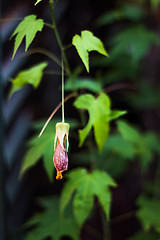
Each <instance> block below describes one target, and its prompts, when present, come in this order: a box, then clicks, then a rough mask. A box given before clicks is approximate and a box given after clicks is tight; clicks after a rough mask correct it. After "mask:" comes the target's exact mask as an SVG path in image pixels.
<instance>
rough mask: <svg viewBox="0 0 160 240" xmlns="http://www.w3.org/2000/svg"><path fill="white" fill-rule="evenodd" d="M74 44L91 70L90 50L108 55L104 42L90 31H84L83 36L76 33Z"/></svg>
mask: <svg viewBox="0 0 160 240" xmlns="http://www.w3.org/2000/svg"><path fill="white" fill-rule="evenodd" d="M72 44H73V45H74V46H75V47H76V49H77V52H78V54H79V56H80V58H81V59H82V61H83V63H84V65H85V67H86V69H87V71H88V72H89V52H91V51H97V52H99V53H100V54H102V55H104V56H106V57H108V53H107V52H106V50H105V49H104V46H103V43H102V42H101V40H100V39H99V38H97V37H95V36H94V35H93V34H92V33H91V32H90V31H82V32H81V36H79V35H75V36H74V37H73V39H72Z"/></svg>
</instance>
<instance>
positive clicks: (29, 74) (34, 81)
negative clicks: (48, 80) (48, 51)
mask: <svg viewBox="0 0 160 240" xmlns="http://www.w3.org/2000/svg"><path fill="white" fill-rule="evenodd" d="M47 65H48V64H47V63H46V62H42V63H39V64H37V65H35V66H33V67H31V68H29V69H27V70H23V71H21V72H19V73H18V74H17V76H16V77H15V78H14V79H11V82H12V87H11V89H10V92H9V97H11V95H12V94H13V93H14V92H16V91H18V90H20V89H21V88H23V87H24V86H25V85H27V84H31V85H32V86H33V87H34V88H37V87H38V86H39V84H40V82H41V79H42V76H43V70H44V68H46V67H47Z"/></svg>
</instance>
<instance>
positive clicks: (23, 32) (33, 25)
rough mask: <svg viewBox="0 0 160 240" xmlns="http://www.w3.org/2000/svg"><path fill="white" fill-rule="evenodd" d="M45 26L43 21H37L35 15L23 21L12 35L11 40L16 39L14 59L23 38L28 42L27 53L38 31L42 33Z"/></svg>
mask: <svg viewBox="0 0 160 240" xmlns="http://www.w3.org/2000/svg"><path fill="white" fill-rule="evenodd" d="M43 26H44V22H43V20H42V19H36V16H35V15H29V16H27V17H25V18H24V19H23V21H21V22H20V23H19V25H18V26H17V28H16V29H15V31H14V33H13V34H12V36H11V38H12V37H14V36H15V35H16V37H15V43H14V51H13V56H12V58H14V56H15V54H16V52H17V49H18V48H19V46H20V44H21V42H22V40H23V38H24V37H25V40H26V47H25V51H27V49H28V47H29V45H30V44H31V42H32V41H33V39H34V38H35V35H36V33H37V32H38V31H42V29H43Z"/></svg>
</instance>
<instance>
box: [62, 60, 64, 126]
mask: <svg viewBox="0 0 160 240" xmlns="http://www.w3.org/2000/svg"><path fill="white" fill-rule="evenodd" d="M62 122H64V66H63V55H62Z"/></svg>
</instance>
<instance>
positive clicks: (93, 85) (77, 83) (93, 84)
mask: <svg viewBox="0 0 160 240" xmlns="http://www.w3.org/2000/svg"><path fill="white" fill-rule="evenodd" d="M72 82H73V84H74V89H75V90H80V89H86V90H88V91H91V92H94V93H99V92H100V91H101V90H102V86H101V83H100V82H97V81H95V80H94V79H90V78H74V79H71V78H70V79H68V80H67V81H66V83H65V90H66V91H72Z"/></svg>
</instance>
